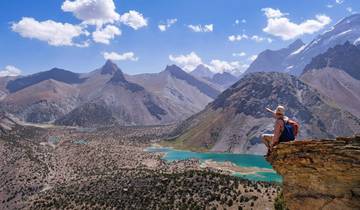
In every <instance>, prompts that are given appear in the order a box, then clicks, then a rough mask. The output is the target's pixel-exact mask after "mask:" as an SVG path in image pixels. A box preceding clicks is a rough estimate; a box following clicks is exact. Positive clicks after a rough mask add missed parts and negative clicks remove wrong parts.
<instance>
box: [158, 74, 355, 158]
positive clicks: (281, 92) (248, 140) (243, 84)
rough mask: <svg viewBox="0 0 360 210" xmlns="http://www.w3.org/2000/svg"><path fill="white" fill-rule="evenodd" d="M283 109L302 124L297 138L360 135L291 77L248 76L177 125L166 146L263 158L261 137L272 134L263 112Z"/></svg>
mask: <svg viewBox="0 0 360 210" xmlns="http://www.w3.org/2000/svg"><path fill="white" fill-rule="evenodd" d="M278 104H281V105H284V106H285V107H286V108H287V110H286V115H287V116H289V117H290V118H292V119H294V120H296V121H298V122H299V123H300V125H301V129H300V135H299V139H304V138H307V137H316V138H333V137H334V136H342V135H351V134H355V133H358V132H360V120H359V118H357V117H355V116H354V115H352V114H350V113H349V112H347V111H343V110H342V109H340V108H339V107H338V106H336V105H335V104H334V103H332V102H331V100H330V99H328V98H326V97H324V96H322V95H321V94H320V93H318V92H317V90H315V89H314V88H312V87H310V86H309V85H307V84H306V83H304V82H302V81H301V80H299V79H298V78H296V77H295V76H291V75H289V74H285V73H276V72H269V73H263V72H259V73H253V74H248V75H246V76H244V77H243V78H242V79H241V80H239V81H238V82H237V83H235V84H234V85H232V86H231V87H230V88H229V89H227V90H226V91H224V92H223V93H221V94H220V95H219V96H218V97H217V98H216V99H215V100H214V101H213V102H212V103H210V104H209V105H208V106H207V107H206V108H205V109H204V110H203V111H202V112H200V113H198V114H196V115H194V116H192V117H191V118H189V119H187V120H186V121H184V122H183V123H182V124H180V125H179V126H178V127H177V129H175V131H174V132H173V133H172V135H171V138H170V140H169V141H167V142H165V144H170V145H172V146H175V147H178V148H183V149H191V150H206V151H214V152H234V153H255V154H263V153H264V152H265V147H264V145H263V144H262V143H261V140H260V135H261V134H262V133H272V129H273V121H274V119H273V118H272V116H271V114H269V113H268V112H266V110H265V108H266V107H270V108H273V109H274V108H275V107H276V106H277V105H278Z"/></svg>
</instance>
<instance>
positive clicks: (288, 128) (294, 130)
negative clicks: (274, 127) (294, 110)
mask: <svg viewBox="0 0 360 210" xmlns="http://www.w3.org/2000/svg"><path fill="white" fill-rule="evenodd" d="M283 122H284V130H283V131H282V133H281V135H280V138H279V140H280V141H281V142H286V141H293V140H295V137H296V136H297V134H298V132H299V127H300V126H299V123H297V122H295V121H294V120H290V119H289V120H288V121H287V122H285V120H283Z"/></svg>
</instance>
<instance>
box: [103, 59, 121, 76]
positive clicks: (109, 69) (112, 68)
mask: <svg viewBox="0 0 360 210" xmlns="http://www.w3.org/2000/svg"><path fill="white" fill-rule="evenodd" d="M117 71H120V72H121V69H120V68H119V67H118V66H117V65H116V64H115V63H114V62H112V61H111V60H107V61H106V63H105V64H104V65H103V66H102V67H101V74H111V75H113V74H114V73H115V72H117Z"/></svg>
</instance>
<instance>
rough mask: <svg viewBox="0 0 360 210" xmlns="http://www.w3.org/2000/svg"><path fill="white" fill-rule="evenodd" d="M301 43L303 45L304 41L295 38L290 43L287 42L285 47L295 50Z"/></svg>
mask: <svg viewBox="0 0 360 210" xmlns="http://www.w3.org/2000/svg"><path fill="white" fill-rule="evenodd" d="M303 45H305V43H304V42H303V41H302V40H301V39H296V40H295V41H293V42H292V43H291V44H289V46H288V47H287V48H288V49H290V50H297V49H299V48H300V47H301V46H303Z"/></svg>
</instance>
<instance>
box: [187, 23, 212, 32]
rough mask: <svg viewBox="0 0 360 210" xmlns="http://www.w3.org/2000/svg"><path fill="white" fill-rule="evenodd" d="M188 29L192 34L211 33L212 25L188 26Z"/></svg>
mask: <svg viewBox="0 0 360 210" xmlns="http://www.w3.org/2000/svg"><path fill="white" fill-rule="evenodd" d="M188 28H190V29H191V30H192V31H194V32H212V31H213V30H214V25H213V24H208V25H188Z"/></svg>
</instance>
